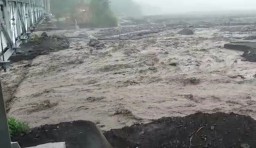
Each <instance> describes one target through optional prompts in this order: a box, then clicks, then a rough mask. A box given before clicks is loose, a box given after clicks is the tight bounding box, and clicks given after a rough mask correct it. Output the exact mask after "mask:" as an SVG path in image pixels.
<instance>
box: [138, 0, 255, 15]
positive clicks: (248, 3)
mask: <svg viewBox="0 0 256 148" xmlns="http://www.w3.org/2000/svg"><path fill="white" fill-rule="evenodd" d="M134 1H136V2H138V3H140V4H147V6H148V8H150V7H156V8H160V9H159V10H160V11H162V12H169V13H185V12H198V11H199V12H200V11H230V10H256V0H134Z"/></svg>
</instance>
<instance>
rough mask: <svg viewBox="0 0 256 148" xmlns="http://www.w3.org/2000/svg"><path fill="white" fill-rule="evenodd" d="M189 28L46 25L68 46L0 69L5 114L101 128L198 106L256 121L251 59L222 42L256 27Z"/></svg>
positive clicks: (32, 121)
mask: <svg viewBox="0 0 256 148" xmlns="http://www.w3.org/2000/svg"><path fill="white" fill-rule="evenodd" d="M188 28H190V29H192V30H193V32H194V33H193V32H192V34H191V35H183V34H179V32H180V31H181V30H182V29H184V26H182V25H166V24H157V23H152V24H138V25H134V24H133V25H124V26H121V27H119V28H105V29H79V30H57V31H56V30H52V31H46V33H47V35H48V36H53V35H59V36H65V37H67V38H68V40H69V43H70V47H68V48H67V49H65V50H60V49H58V50H54V52H49V53H47V54H42V55H38V56H35V57H33V59H30V60H18V61H16V62H14V63H12V64H11V66H10V68H9V70H8V72H6V73H4V72H1V78H2V81H3V84H4V94H5V99H6V101H7V104H8V115H9V116H12V117H15V118H17V119H20V120H21V121H25V122H27V123H28V124H29V125H30V126H31V127H38V126H41V125H45V124H58V123H60V122H69V121H76V120H89V121H92V122H94V123H96V124H97V125H98V126H99V127H100V128H101V129H102V130H110V129H117V128H122V127H125V126H131V125H134V124H137V123H149V122H151V121H153V120H155V119H160V118H162V117H180V116H181V117H183V116H186V115H190V114H193V113H196V112H199V111H200V112H205V113H216V112H224V113H231V112H234V113H237V114H241V115H249V116H251V117H252V118H254V119H256V91H255V90H256V63H254V62H249V61H246V60H244V59H243V57H241V55H242V54H243V52H241V51H235V50H227V49H224V48H223V47H224V44H225V43H228V42H230V41H232V40H238V39H239V40H240V39H243V38H245V37H248V36H250V35H252V34H253V33H254V30H256V27H255V26H254V25H250V24H244V25H228V26H227V25H209V26H203V27H202V26H200V25H198V26H192V27H191V26H190V27H188ZM34 34H37V35H38V36H40V35H41V34H42V31H37V32H35V33H34ZM93 38H97V39H98V40H96V39H95V40H92V39H93ZM90 40H91V42H90V44H88V43H89V41H90Z"/></svg>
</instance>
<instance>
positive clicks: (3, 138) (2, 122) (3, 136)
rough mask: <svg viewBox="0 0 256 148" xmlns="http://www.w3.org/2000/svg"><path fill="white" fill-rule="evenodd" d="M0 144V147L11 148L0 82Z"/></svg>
mask: <svg viewBox="0 0 256 148" xmlns="http://www.w3.org/2000/svg"><path fill="white" fill-rule="evenodd" d="M0 145H1V148H11V138H10V134H9V128H8V123H7V116H6V112H5V104H4V97H3V90H2V84H1V83H0Z"/></svg>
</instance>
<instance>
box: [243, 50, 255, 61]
mask: <svg viewBox="0 0 256 148" xmlns="http://www.w3.org/2000/svg"><path fill="white" fill-rule="evenodd" d="M242 57H244V58H245V59H246V61H249V62H256V50H247V51H245V52H244V54H243V55H242Z"/></svg>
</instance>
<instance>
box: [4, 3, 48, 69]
mask: <svg viewBox="0 0 256 148" xmlns="http://www.w3.org/2000/svg"><path fill="white" fill-rule="evenodd" d="M48 9H49V0H0V64H1V65H2V66H5V65H6V64H7V63H8V62H9V61H8V59H9V58H10V56H11V55H12V54H13V53H14V52H15V50H16V49H17V48H18V47H19V45H20V44H21V42H22V41H23V40H26V39H27V38H28V35H29V34H30V33H31V31H33V30H34V28H35V26H36V25H37V23H38V22H39V21H40V20H41V18H42V17H43V16H44V14H45V12H47V11H48ZM3 68H5V67H3Z"/></svg>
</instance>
